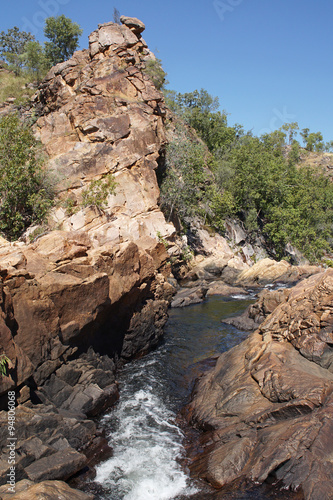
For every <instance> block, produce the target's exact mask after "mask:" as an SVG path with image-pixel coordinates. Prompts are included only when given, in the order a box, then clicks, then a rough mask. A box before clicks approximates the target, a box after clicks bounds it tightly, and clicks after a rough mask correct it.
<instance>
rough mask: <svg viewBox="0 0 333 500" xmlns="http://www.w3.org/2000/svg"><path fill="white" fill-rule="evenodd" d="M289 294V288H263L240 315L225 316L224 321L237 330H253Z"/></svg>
mask: <svg viewBox="0 0 333 500" xmlns="http://www.w3.org/2000/svg"><path fill="white" fill-rule="evenodd" d="M288 296H289V289H286V288H284V289H279V290H267V289H264V290H262V291H261V292H260V293H259V294H258V299H257V300H256V302H255V303H254V304H251V305H250V306H249V307H248V308H247V309H246V310H245V311H244V312H243V314H241V315H240V316H236V317H233V318H227V319H225V320H224V323H227V324H228V325H233V326H235V327H236V328H238V329H239V330H244V331H247V332H254V330H256V329H257V328H258V327H259V325H260V324H261V323H262V322H263V321H264V319H265V318H266V317H267V316H268V315H269V314H271V313H272V312H273V311H274V310H275V309H276V307H277V306H278V305H279V304H281V303H282V302H286V301H287V300H288Z"/></svg>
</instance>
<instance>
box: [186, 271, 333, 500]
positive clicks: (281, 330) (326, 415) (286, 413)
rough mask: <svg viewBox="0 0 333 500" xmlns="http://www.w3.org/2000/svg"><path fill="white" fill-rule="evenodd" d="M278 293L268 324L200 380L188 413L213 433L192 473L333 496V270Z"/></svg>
mask: <svg viewBox="0 0 333 500" xmlns="http://www.w3.org/2000/svg"><path fill="white" fill-rule="evenodd" d="M278 293H279V297H278V300H276V297H275V295H276V292H272V294H273V295H272V296H274V299H273V301H275V307H273V306H272V303H271V307H272V309H273V310H272V312H271V313H270V314H269V315H268V316H267V317H266V319H265V320H264V321H263V322H262V323H261V325H260V327H259V328H258V329H257V330H256V331H255V332H254V333H252V334H250V335H249V337H248V338H247V339H246V340H245V341H244V342H242V343H241V344H240V345H238V346H236V347H234V348H233V349H231V350H230V351H228V352H226V353H224V354H222V355H221V356H220V358H219V359H218V361H217V364H216V366H215V368H214V369H212V370H211V371H210V372H208V373H207V374H205V375H204V376H203V377H202V378H201V379H199V381H198V383H197V386H196V389H195V392H194V395H193V400H192V402H191V404H190V405H189V407H188V408H187V411H188V419H189V421H190V422H191V424H192V425H195V426H197V427H198V428H200V429H201V430H202V431H204V434H203V435H202V439H201V448H202V453H200V454H199V455H198V456H197V457H196V459H195V460H194V462H193V464H192V471H193V473H195V474H197V475H199V476H200V477H203V478H205V479H206V480H207V481H209V482H210V483H211V484H212V485H213V486H215V487H216V488H223V487H224V486H226V485H230V484H231V483H233V482H235V481H237V480H240V479H246V480H249V481H254V482H263V481H266V480H274V481H275V482H276V483H277V484H279V485H280V487H283V488H290V489H294V490H300V491H302V492H303V494H304V498H306V499H309V500H310V499H311V500H316V499H321V500H323V499H325V500H326V499H327V500H328V499H329V498H331V494H332V490H333V483H332V477H333V468H332V460H331V455H332V445H333V443H332V425H333V424H332V422H333V419H332V417H333V414H332V408H333V400H332V394H333V350H332V344H333V336H332V325H333V312H332V300H333V271H332V270H327V271H325V272H321V273H317V274H315V275H313V276H311V277H309V278H307V279H305V280H302V281H300V282H299V283H298V284H297V285H296V286H295V287H293V288H291V289H290V290H288V291H281V292H278ZM274 294H275V295H274ZM260 301H261V303H262V298H261V299H260ZM260 301H259V303H260ZM252 307H253V306H252ZM259 309H260V307H259Z"/></svg>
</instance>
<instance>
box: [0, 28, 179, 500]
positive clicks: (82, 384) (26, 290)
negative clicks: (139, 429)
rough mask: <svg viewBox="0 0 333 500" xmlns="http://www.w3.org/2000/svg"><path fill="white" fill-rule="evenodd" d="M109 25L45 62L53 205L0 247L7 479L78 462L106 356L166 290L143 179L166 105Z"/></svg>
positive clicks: (108, 387) (0, 470) (43, 122)
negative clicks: (11, 402) (13, 471)
mask: <svg viewBox="0 0 333 500" xmlns="http://www.w3.org/2000/svg"><path fill="white" fill-rule="evenodd" d="M122 21H123V25H122V26H120V25H117V24H114V23H106V24H103V25H100V26H99V28H98V29H97V30H96V31H94V32H93V33H92V34H91V35H90V37H89V49H88V50H83V51H80V52H76V53H75V54H74V55H73V57H72V58H71V59H70V60H68V61H66V62H64V63H61V64H58V65H57V66H55V67H54V68H52V69H51V70H50V72H49V73H48V75H47V76H46V78H45V80H44V81H43V83H42V85H41V86H40V89H39V91H38V92H37V93H36V95H35V97H34V106H33V110H32V111H33V114H34V116H37V117H38V119H37V121H36V124H35V132H36V137H37V138H39V139H40V141H41V142H42V144H43V146H44V151H45V153H46V155H47V157H48V158H47V169H48V171H49V172H50V179H51V181H52V183H53V184H54V189H55V191H56V201H57V203H56V206H55V208H54V209H53V211H52V213H51V215H50V218H49V221H48V227H47V228H46V229H45V228H43V227H36V228H31V229H30V230H29V231H28V232H27V234H26V238H25V241H23V240H22V241H19V242H16V243H13V244H10V243H9V242H7V241H5V240H3V239H2V240H1V242H0V344H1V351H0V354H1V355H2V356H3V355H5V356H6V357H7V358H8V359H9V361H8V364H7V366H6V370H7V376H2V377H1V380H0V404H1V409H3V410H6V409H7V408H8V399H7V391H9V390H11V391H15V393H16V399H17V402H18V403H19V406H18V407H17V408H16V415H17V420H16V423H17V428H16V437H17V439H18V443H19V445H18V446H20V447H21V448H20V449H19V450H18V448H17V452H18V451H19V452H20V459H19V460H18V461H17V478H16V479H17V480H18V479H29V480H31V481H34V482H35V481H44V480H45V481H46V480H49V479H65V480H66V479H67V478H68V477H69V476H71V475H72V474H74V473H76V472H77V471H78V470H80V469H81V468H82V467H84V466H85V465H86V464H87V460H88V459H87V457H86V456H85V454H84V453H86V454H87V453H89V452H90V451H91V449H92V448H94V447H95V446H97V447H98V440H99V439H100V438H99V436H98V430H97V429H96V425H95V424H94V423H93V421H91V420H89V419H90V417H93V416H94V415H96V414H97V413H98V412H100V411H102V410H103V409H105V408H106V407H107V406H110V405H111V404H113V403H114V402H115V400H116V399H117V394H118V391H117V384H116V380H115V367H116V365H121V364H122V363H123V362H125V361H128V360H130V359H131V358H133V357H135V356H139V355H142V354H144V353H145V352H147V351H148V350H149V349H151V348H152V347H153V346H154V345H156V344H157V343H158V341H159V339H160V337H161V335H162V333H163V326H164V324H165V321H166V319H167V308H168V306H169V303H170V301H171V297H172V294H173V291H174V288H173V286H172V285H170V284H169V283H168V282H167V278H168V276H169V274H170V264H169V263H168V257H169V256H168V254H167V252H166V250H165V247H164V245H163V243H161V238H168V239H169V240H172V238H173V236H174V235H175V229H174V226H173V225H172V224H168V223H167V222H166V221H165V219H164V216H163V214H162V212H161V211H160V209H159V206H158V202H159V188H158V184H157V180H156V175H155V169H156V168H157V165H158V163H157V160H158V159H159V156H160V151H161V149H162V148H163V147H164V145H165V143H166V134H165V128H164V121H165V115H166V108H165V105H164V100H163V95H162V94H161V92H159V91H158V90H157V89H156V88H155V87H154V84H153V83H152V81H151V80H150V78H149V77H148V76H146V75H145V73H144V68H145V62H146V61H148V60H149V59H152V58H154V56H153V55H152V53H151V52H150V51H149V50H148V48H147V45H146V43H145V42H144V40H143V39H142V37H141V33H142V31H143V29H144V24H143V23H141V22H140V21H138V20H137V19H134V18H123V19H122ZM110 179H111V180H112V182H111V184H112V186H113V189H109V190H105V189H104V191H103V190H102V192H103V196H104V197H102V198H103V199H100V200H99V202H98V203H97V202H96V203H97V205H98V206H96V203H94V204H93V202H91V203H92V204H91V205H89V203H87V202H86V201H85V200H86V199H87V196H86V195H87V193H90V194H92V195H94V193H95V192H96V189H97V191H98V189H99V187H101V186H107V181H108V180H110ZM94 190H95V191H94ZM88 198H89V196H88ZM50 229H52V230H51V231H50ZM41 232H44V234H40V233H41ZM89 348H90V350H88V349H89ZM102 354H103V356H102ZM36 403H37V404H36ZM6 418H7V412H5V411H3V412H0V419H1V421H2V422H4V423H5V422H6ZM5 429H6V425H4V430H5ZM36 436H37V437H36ZM7 437H8V436H7V435H6V433H5V432H3V433H2V435H1V437H0V447H1V451H2V453H3V455H2V458H3V460H1V462H0V464H1V467H0V484H4V483H5V482H6V474H7V472H8V461H7V451H6V439H7ZM34 439H35V441H34ZM36 439H37V441H36ZM83 452H84V453H83ZM31 488H32V489H33V488H34V486H32V487H31ZM24 494H25V493H22V495H24ZM26 498H27V497H26Z"/></svg>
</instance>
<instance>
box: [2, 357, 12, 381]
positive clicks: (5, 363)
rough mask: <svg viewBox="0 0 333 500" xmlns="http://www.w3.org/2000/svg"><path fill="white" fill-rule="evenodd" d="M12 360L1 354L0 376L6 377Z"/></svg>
mask: <svg viewBox="0 0 333 500" xmlns="http://www.w3.org/2000/svg"><path fill="white" fill-rule="evenodd" d="M9 363H10V359H9V358H8V357H7V356H6V355H5V354H0V376H2V377H6V376H7V372H8V365H9Z"/></svg>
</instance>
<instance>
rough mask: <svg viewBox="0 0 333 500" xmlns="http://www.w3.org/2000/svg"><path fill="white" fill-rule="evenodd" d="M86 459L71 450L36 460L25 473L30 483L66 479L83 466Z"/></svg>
mask: <svg viewBox="0 0 333 500" xmlns="http://www.w3.org/2000/svg"><path fill="white" fill-rule="evenodd" d="M86 462H87V458H86V457H85V455H83V454H82V453H79V452H77V451H75V450H74V449H73V448H68V449H67V450H62V451H58V452H57V453H54V454H53V455H51V456H48V457H44V458H41V459H40V460H36V461H35V462H34V463H32V464H31V465H29V466H28V467H26V469H25V471H26V473H27V475H28V477H29V478H30V479H31V480H32V481H44V480H46V479H55V478H57V479H64V480H66V479H68V478H69V477H71V476H72V475H73V474H75V473H76V472H78V471H79V470H80V469H82V467H84V466H85V464H86Z"/></svg>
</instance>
